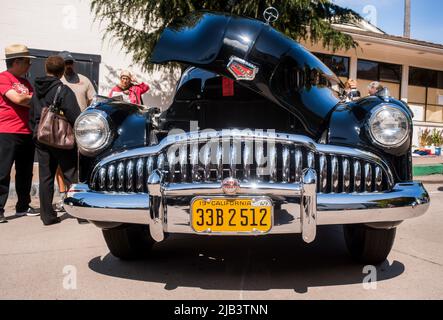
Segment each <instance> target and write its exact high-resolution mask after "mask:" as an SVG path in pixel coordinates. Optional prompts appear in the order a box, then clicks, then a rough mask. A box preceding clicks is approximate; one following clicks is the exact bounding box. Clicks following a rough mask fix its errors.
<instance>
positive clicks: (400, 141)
mask: <svg viewBox="0 0 443 320" xmlns="http://www.w3.org/2000/svg"><path fill="white" fill-rule="evenodd" d="M386 110H394V111H395V112H400V113H401V114H402V115H403V116H404V122H405V124H406V132H405V134H404V135H403V137H401V139H398V141H396V142H395V143H392V144H387V143H384V142H382V141H380V140H378V139H377V137H376V135H375V134H374V132H373V130H372V124H373V122H374V119H375V118H376V117H377V115H378V114H379V113H380V112H383V111H386ZM411 127H412V126H411V121H410V119H409V117H408V114H407V113H406V112H405V111H404V110H402V109H401V108H400V107H399V106H397V105H394V104H383V105H381V106H378V107H376V108H374V109H373V110H371V115H370V117H369V119H368V120H367V122H366V129H367V130H366V131H367V132H368V134H369V137H370V138H371V140H372V142H373V143H374V144H375V145H377V146H379V147H382V148H388V149H395V148H399V147H401V146H403V145H404V144H405V142H406V141H407V140H408V139H409V136H410V133H411Z"/></svg>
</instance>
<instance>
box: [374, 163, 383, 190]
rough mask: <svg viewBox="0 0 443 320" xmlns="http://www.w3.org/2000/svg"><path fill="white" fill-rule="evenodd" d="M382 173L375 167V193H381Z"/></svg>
mask: <svg viewBox="0 0 443 320" xmlns="http://www.w3.org/2000/svg"><path fill="white" fill-rule="evenodd" d="M382 188H383V172H382V170H381V168H380V167H379V166H376V167H375V191H382Z"/></svg>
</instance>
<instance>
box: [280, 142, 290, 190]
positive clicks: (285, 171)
mask: <svg viewBox="0 0 443 320" xmlns="http://www.w3.org/2000/svg"><path fill="white" fill-rule="evenodd" d="M290 170H291V152H290V151H289V148H288V147H287V146H284V147H283V152H282V182H283V183H288V182H289V181H290V179H291V174H290Z"/></svg>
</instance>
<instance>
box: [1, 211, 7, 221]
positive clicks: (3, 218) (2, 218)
mask: <svg viewBox="0 0 443 320" xmlns="http://www.w3.org/2000/svg"><path fill="white" fill-rule="evenodd" d="M7 222H8V220H6V218H5V216H4V215H3V213H1V214H0V223H7Z"/></svg>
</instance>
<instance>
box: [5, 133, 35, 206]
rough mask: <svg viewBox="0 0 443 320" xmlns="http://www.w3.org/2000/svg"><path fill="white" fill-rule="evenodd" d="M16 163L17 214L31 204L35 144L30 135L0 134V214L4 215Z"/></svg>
mask: <svg viewBox="0 0 443 320" xmlns="http://www.w3.org/2000/svg"><path fill="white" fill-rule="evenodd" d="M14 162H15V190H16V192H17V198H18V201H17V204H16V206H15V209H16V211H17V212H24V211H26V210H28V208H29V204H30V203H31V195H30V193H31V186H32V169H33V165H34V142H33V141H32V135H30V134H18V133H17V134H16V133H0V214H4V212H5V205H6V201H7V200H8V195H9V183H10V181H11V169H12V165H13V164H14Z"/></svg>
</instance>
